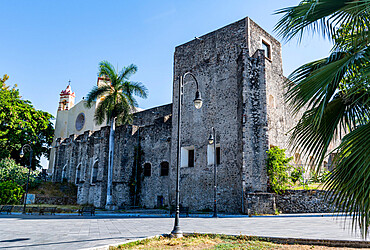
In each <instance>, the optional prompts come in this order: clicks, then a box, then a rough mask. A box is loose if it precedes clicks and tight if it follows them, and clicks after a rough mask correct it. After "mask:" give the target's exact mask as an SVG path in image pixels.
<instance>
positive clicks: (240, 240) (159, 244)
mask: <svg viewBox="0 0 370 250" xmlns="http://www.w3.org/2000/svg"><path fill="white" fill-rule="evenodd" d="M277 247H279V245H277V244H273V243H270V242H263V241H259V240H258V238H256V237H253V238H252V237H247V236H228V235H216V234H190V235H185V236H184V237H182V238H171V237H170V236H169V235H165V236H160V237H154V238H151V239H144V240H139V241H134V242H130V243H127V244H123V245H119V246H118V247H110V248H109V249H110V250H115V249H272V248H277Z"/></svg>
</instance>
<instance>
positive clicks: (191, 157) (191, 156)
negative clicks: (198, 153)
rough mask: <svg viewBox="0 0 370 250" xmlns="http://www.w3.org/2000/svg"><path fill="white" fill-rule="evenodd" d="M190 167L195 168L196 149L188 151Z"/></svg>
mask: <svg viewBox="0 0 370 250" xmlns="http://www.w3.org/2000/svg"><path fill="white" fill-rule="evenodd" d="M188 167H194V149H189V151H188Z"/></svg>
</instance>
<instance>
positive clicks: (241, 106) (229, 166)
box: [53, 18, 294, 213]
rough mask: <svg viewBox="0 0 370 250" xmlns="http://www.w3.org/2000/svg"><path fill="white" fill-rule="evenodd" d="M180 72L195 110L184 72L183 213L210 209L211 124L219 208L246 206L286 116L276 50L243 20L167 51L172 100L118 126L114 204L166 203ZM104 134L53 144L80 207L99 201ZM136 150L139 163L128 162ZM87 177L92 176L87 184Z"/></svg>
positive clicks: (171, 184)
mask: <svg viewBox="0 0 370 250" xmlns="http://www.w3.org/2000/svg"><path fill="white" fill-rule="evenodd" d="M263 46H265V47H266V46H267V47H266V48H268V49H269V53H270V54H269V55H267V54H265V51H264V50H262V48H263ZM188 71H190V72H192V73H193V74H194V75H195V76H196V78H197V80H198V82H199V88H200V92H201V93H202V98H203V106H202V108H201V109H199V110H197V109H195V108H194V106H193V99H194V96H195V91H196V87H195V83H194V82H193V79H192V78H190V77H189V78H186V79H185V85H184V96H183V103H182V114H181V116H182V124H181V138H180V139H181V147H182V148H183V150H184V152H187V151H186V150H194V166H192V164H190V165H189V164H188V165H186V164H185V165H183V166H182V167H181V172H180V202H181V204H182V205H183V206H187V207H189V208H190V210H202V209H212V207H213V165H212V164H210V163H209V162H208V158H209V157H208V155H207V154H209V152H208V151H209V150H208V149H207V148H208V141H207V139H208V136H209V133H210V132H211V127H214V128H215V130H216V144H217V145H218V146H219V147H220V152H221V156H220V159H221V161H220V164H219V165H218V171H217V178H218V179H217V182H218V189H217V193H218V197H217V199H218V209H219V211H223V212H230V213H240V212H245V211H246V209H247V208H246V206H247V204H246V203H247V198H246V197H247V195H246V194H248V193H252V192H261V191H262V192H265V191H266V190H267V174H266V170H265V159H266V151H267V150H268V148H269V146H270V145H275V146H280V147H286V144H287V143H286V141H287V135H286V132H287V131H288V129H289V128H290V127H291V126H292V124H293V121H294V119H292V117H290V115H289V113H288V112H287V110H286V108H285V106H284V102H283V99H282V98H283V81H284V77H283V73H282V59H281V46H280V44H279V42H278V41H276V40H275V39H274V38H273V37H272V36H270V35H269V34H268V33H267V32H266V31H264V30H263V29H262V28H260V27H259V26H258V25H256V24H255V23H254V22H253V21H252V20H250V19H249V18H245V19H242V20H240V21H238V22H235V23H233V24H230V25H228V26H225V27H223V28H221V29H218V30H216V31H213V32H211V33H209V34H206V35H204V36H201V37H200V39H195V40H192V41H190V42H187V43H185V44H183V45H180V46H178V47H176V49H175V54H174V80H173V104H169V105H165V106H160V107H156V108H153V109H149V110H145V111H143V112H139V113H136V115H135V119H134V122H133V124H134V125H138V126H139V127H137V126H131V125H130V126H121V127H118V128H117V130H116V138H115V154H114V177H113V196H114V197H113V198H114V202H115V203H116V205H118V206H129V205H131V206H132V205H140V206H145V207H156V206H162V205H173V204H174V203H175V179H176V176H175V175H176V166H177V159H176V152H177V147H176V143H177V139H178V138H177V130H178V128H177V119H178V117H177V110H178V106H177V105H178V104H177V100H178V84H179V76H181V75H182V74H184V73H185V72H188ZM138 134H140V136H138ZM108 135H109V128H108V127H103V128H102V129H101V130H99V131H96V132H93V133H92V132H89V131H87V132H85V133H84V134H83V135H80V136H78V137H76V136H73V135H72V136H71V137H70V138H68V140H61V139H59V140H58V144H57V145H58V146H57V149H56V157H55V166H54V173H53V178H54V181H61V180H62V175H64V176H65V177H66V179H67V180H68V181H76V174H79V176H80V181H79V183H78V186H79V190H78V203H80V204H83V203H90V204H94V205H95V206H98V207H103V206H104V205H105V199H106V179H107V154H108ZM138 145H140V148H139V150H138ZM138 152H139V155H140V162H139V164H136V163H137V162H136V160H135V159H136V158H137V156H138ZM288 153H289V152H288ZM182 157H183V158H184V157H185V154H183V156H182ZM186 160H187V159H181V161H182V162H185V161H186ZM96 164H97V165H96ZM145 164H146V165H145ZM166 164H169V166H170V167H169V173H168V176H167V175H166V174H163V173H166V172H165V171H164V172H162V171H161V168H163V166H166ZM181 164H182V163H181ZM94 166H95V168H94ZM144 166H145V167H146V168H147V169H149V168H148V166H150V176H144V170H143V168H144ZM63 168H64V170H63ZM78 169H80V170H78ZM63 171H64V172H63ZM94 171H97V174H96V173H95V172H94ZM136 171H137V172H138V178H136V177H135V176H136V174H135V173H136ZM63 173H64V174H63ZM148 173H149V172H146V175H148ZM93 176H96V178H95V179H96V181H92V180H93V179H94V178H93ZM135 184H136V192H135ZM133 187H134V188H133Z"/></svg>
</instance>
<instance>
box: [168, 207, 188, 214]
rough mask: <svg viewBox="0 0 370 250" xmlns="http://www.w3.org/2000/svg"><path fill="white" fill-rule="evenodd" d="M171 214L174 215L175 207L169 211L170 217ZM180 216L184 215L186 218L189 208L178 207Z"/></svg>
mask: <svg viewBox="0 0 370 250" xmlns="http://www.w3.org/2000/svg"><path fill="white" fill-rule="evenodd" d="M172 214H176V207H171V209H170V216H172ZM181 214H185V215H186V217H189V207H182V206H181V207H180V215H181Z"/></svg>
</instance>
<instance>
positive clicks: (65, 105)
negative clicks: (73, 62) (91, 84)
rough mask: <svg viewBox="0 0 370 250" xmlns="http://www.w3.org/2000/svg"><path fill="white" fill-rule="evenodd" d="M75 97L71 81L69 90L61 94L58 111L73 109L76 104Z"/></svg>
mask: <svg viewBox="0 0 370 250" xmlns="http://www.w3.org/2000/svg"><path fill="white" fill-rule="evenodd" d="M75 97H76V96H75V93H74V92H72V89H71V81H69V82H68V86H67V88H66V89H65V90H62V92H61V93H60V99H59V107H58V111H61V110H69V109H71V108H72V107H73V105H74V104H75Z"/></svg>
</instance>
